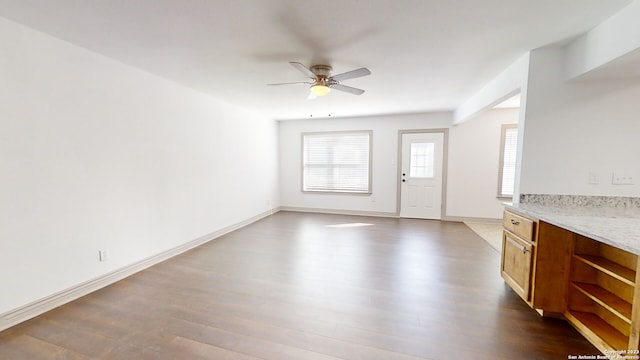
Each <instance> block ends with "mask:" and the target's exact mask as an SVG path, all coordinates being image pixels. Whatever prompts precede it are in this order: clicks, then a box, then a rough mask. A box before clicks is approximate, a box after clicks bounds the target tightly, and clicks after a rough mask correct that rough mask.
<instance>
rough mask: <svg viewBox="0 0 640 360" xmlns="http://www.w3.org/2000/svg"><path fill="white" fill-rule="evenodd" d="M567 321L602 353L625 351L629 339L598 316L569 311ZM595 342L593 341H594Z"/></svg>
mask: <svg viewBox="0 0 640 360" xmlns="http://www.w3.org/2000/svg"><path fill="white" fill-rule="evenodd" d="M565 316H566V317H567V320H569V321H570V322H571V323H573V324H574V326H575V327H576V329H577V330H578V331H579V332H580V333H582V334H583V335H584V336H585V337H586V338H587V339H590V340H592V343H593V344H594V345H596V347H597V348H598V349H599V350H600V351H602V352H603V353H604V352H606V351H609V350H625V349H627V348H628V347H629V338H628V337H627V336H625V335H624V334H622V333H620V332H619V331H618V330H616V329H615V328H614V327H613V326H611V325H609V323H607V322H606V321H604V320H602V319H601V318H599V317H598V316H596V315H594V314H591V313H588V312H581V311H569V312H568V313H567V314H565ZM594 340H595V341H594Z"/></svg>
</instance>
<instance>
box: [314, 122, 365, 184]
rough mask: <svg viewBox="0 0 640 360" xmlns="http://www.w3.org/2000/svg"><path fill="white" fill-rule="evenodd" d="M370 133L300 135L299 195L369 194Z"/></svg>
mask: <svg viewBox="0 0 640 360" xmlns="http://www.w3.org/2000/svg"><path fill="white" fill-rule="evenodd" d="M371 133H372V132H371V131H358V132H330V133H303V134H302V168H303V174H302V191H317V192H342V193H361V194H369V193H371Z"/></svg>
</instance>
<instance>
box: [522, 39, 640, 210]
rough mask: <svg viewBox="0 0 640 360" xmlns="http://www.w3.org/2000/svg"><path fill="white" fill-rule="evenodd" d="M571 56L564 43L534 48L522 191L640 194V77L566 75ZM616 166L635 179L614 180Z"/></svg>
mask: <svg viewBox="0 0 640 360" xmlns="http://www.w3.org/2000/svg"><path fill="white" fill-rule="evenodd" d="M564 56H565V51H564V49H562V48H549V49H540V50H536V51H533V52H532V53H531V61H530V76H529V81H528V89H527V93H528V95H527V107H526V110H525V119H526V120H525V126H526V128H525V131H524V134H523V135H524V138H523V144H522V146H523V147H522V173H521V176H520V192H521V193H523V194H526V193H540V194H568V195H602V196H636V197H637V196H640V181H638V180H640V177H639V176H640V162H639V161H638V154H640V141H638V134H640V121H638V114H640V102H638V99H640V80H638V78H635V79H633V78H630V79H627V80H598V81H570V82H567V81H564V79H565V76H564V66H563V65H564V61H565V58H564ZM614 171H623V172H627V173H631V174H634V175H635V178H636V179H637V180H636V184H635V185H612V184H611V177H612V173H613V172H614ZM589 173H593V174H596V175H597V176H598V177H599V180H600V183H599V184H598V185H592V184H589V183H588V182H589Z"/></svg>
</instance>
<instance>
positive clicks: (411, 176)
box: [400, 132, 444, 219]
mask: <svg viewBox="0 0 640 360" xmlns="http://www.w3.org/2000/svg"><path fill="white" fill-rule="evenodd" d="M443 156H444V133H442V132H433V133H406V134H402V164H401V165H400V166H401V169H400V170H401V172H400V217H406V218H417V219H440V218H441V216H442V163H443Z"/></svg>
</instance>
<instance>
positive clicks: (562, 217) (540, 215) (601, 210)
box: [505, 195, 640, 255]
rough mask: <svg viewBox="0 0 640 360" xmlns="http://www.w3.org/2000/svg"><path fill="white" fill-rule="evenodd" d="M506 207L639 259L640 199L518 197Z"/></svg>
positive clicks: (552, 196) (556, 196) (551, 196)
mask: <svg viewBox="0 0 640 360" xmlns="http://www.w3.org/2000/svg"><path fill="white" fill-rule="evenodd" d="M505 206H506V207H507V208H511V209H513V210H515V211H519V212H521V213H524V214H527V215H529V216H531V217H534V218H537V219H540V220H542V221H544V222H547V223H549V224H552V225H555V226H558V227H561V228H564V229H567V230H569V231H572V232H574V233H577V234H580V235H583V236H586V237H589V238H591V239H594V240H598V241H600V242H603V243H605V244H609V245H613V246H615V247H617V248H620V249H623V250H627V251H630V252H632V253H634V254H638V255H640V198H616V197H586V196H559V195H521V196H520V204H517V205H515V204H505Z"/></svg>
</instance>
